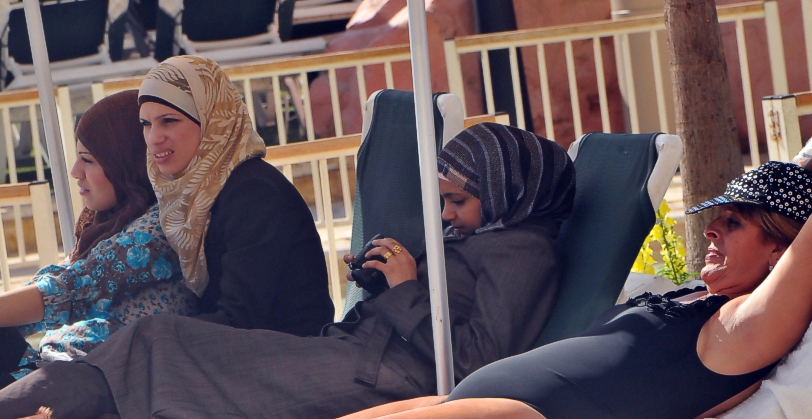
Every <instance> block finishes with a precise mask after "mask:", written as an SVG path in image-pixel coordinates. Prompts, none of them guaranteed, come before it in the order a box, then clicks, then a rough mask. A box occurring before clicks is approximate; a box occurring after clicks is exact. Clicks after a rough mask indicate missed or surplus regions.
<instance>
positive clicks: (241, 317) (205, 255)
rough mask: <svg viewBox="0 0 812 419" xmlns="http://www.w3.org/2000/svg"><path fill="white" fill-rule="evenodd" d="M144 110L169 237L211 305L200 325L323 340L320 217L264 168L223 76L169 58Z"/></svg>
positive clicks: (145, 96) (206, 65)
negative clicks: (207, 323)
mask: <svg viewBox="0 0 812 419" xmlns="http://www.w3.org/2000/svg"><path fill="white" fill-rule="evenodd" d="M138 102H139V104H140V105H141V110H140V118H141V124H142V125H143V127H144V138H145V139H146V142H147V167H148V172H149V177H150V180H151V181H152V185H153V187H154V189H155V193H156V195H157V196H158V203H159V205H160V214H161V226H162V227H163V229H164V232H165V233H166V236H167V238H168V239H169V242H170V243H171V244H172V247H173V248H174V249H175V251H176V252H177V253H178V255H179V258H180V264H181V268H182V270H183V275H184V278H185V283H186V286H187V287H189V288H190V289H191V290H192V291H194V292H195V294H197V295H198V296H200V297H201V299H202V307H201V312H202V313H204V314H201V315H200V316H198V318H200V319H202V320H206V321H211V322H215V323H220V324H224V325H229V326H233V327H238V328H245V329H272V330H278V331H282V332H286V333H292V334H296V335H302V336H304V335H315V334H318V332H319V329H320V328H321V326H322V325H324V324H326V323H328V322H329V321H331V320H332V317H333V305H332V303H331V301H330V297H329V294H328V291H327V290H328V287H327V269H326V265H325V262H324V255H323V251H322V248H321V240H320V238H319V236H318V233H317V232H316V228H315V225H314V223H313V217H312V215H311V213H310V210H309V209H308V208H307V205H306V204H305V202H304V200H303V199H302V197H301V195H299V193H298V192H297V191H296V189H295V188H294V187H293V185H292V184H291V183H290V182H289V181H288V180H287V179H286V178H285V177H284V176H283V175H282V174H281V173H280V172H279V171H278V170H276V169H275V168H274V167H273V166H271V165H269V164H268V163H266V162H264V161H263V160H262V159H261V157H263V156H264V155H265V145H264V144H263V141H262V139H261V138H260V136H259V135H258V134H257V133H256V132H255V131H254V129H253V127H252V125H251V120H250V118H249V116H248V108H247V107H246V105H245V104H244V103H243V101H242V98H241V97H240V95H239V93H238V92H237V89H236V88H235V87H234V85H233V84H232V83H231V81H230V80H229V79H228V77H227V76H226V74H225V72H224V71H223V70H222V69H221V68H220V67H219V66H218V65H217V64H216V63H215V62H214V61H211V60H208V59H205V58H201V57H194V56H180V57H173V58H170V59H168V60H166V61H164V62H163V63H161V64H160V65H158V66H157V67H156V68H154V69H152V70H151V71H150V72H149V73H148V74H147V76H146V78H145V79H144V81H143V83H142V84H141V89H140V90H139V96H138Z"/></svg>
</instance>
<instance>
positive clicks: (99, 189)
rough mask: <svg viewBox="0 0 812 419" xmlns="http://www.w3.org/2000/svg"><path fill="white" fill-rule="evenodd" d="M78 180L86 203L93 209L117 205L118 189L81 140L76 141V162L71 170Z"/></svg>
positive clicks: (103, 208) (102, 209)
mask: <svg viewBox="0 0 812 419" xmlns="http://www.w3.org/2000/svg"><path fill="white" fill-rule="evenodd" d="M70 174H71V176H73V177H74V178H75V179H76V180H77V184H78V185H79V195H81V196H82V202H83V203H84V205H85V206H86V207H87V208H88V209H91V210H93V211H106V210H109V209H111V208H113V207H115V206H116V191H115V188H113V184H112V183H110V181H109V180H108V179H107V176H106V175H105V174H104V169H102V167H101V165H100V164H99V162H98V161H97V160H96V158H95V157H93V155H92V154H90V152H89V151H88V150H87V147H85V145H84V144H82V142H81V141H77V142H76V163H74V164H73V169H71V171H70Z"/></svg>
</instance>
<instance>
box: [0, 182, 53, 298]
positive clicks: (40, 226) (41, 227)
mask: <svg viewBox="0 0 812 419" xmlns="http://www.w3.org/2000/svg"><path fill="white" fill-rule="evenodd" d="M24 205H28V206H31V218H32V220H33V224H34V233H35V235H36V242H37V253H38V254H37V255H36V262H38V263H39V264H40V266H42V265H46V264H52V263H57V262H58V257H59V256H58V249H57V244H56V226H55V223H54V210H53V206H52V205H51V189H50V187H49V185H48V182H46V181H39V182H33V183H17V184H15V185H0V208H9V207H10V208H12V209H14V210H15V211H16V212H19V209H20V207H21V206H24ZM17 223H20V224H21V222H20V220H19V216H18V215H17V214H16V213H15V224H17ZM17 225H19V224H17ZM16 233H17V249H18V255H17V257H16V258H10V257H9V254H8V246H7V245H6V239H5V231H4V228H3V223H2V222H1V221H0V275H2V278H3V291H8V290H9V289H10V287H11V271H10V267H11V265H12V264H14V262H15V259H16V262H17V264H22V263H25V262H26V258H27V256H32V255H26V252H25V239H24V238H23V231H22V229H21V228H17V231H16Z"/></svg>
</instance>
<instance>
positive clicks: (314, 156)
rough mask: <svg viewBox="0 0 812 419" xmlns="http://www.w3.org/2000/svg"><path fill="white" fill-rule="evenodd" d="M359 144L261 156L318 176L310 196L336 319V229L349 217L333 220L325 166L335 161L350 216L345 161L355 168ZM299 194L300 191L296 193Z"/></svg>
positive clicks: (285, 149)
mask: <svg viewBox="0 0 812 419" xmlns="http://www.w3.org/2000/svg"><path fill="white" fill-rule="evenodd" d="M360 144H361V136H360V135H351V136H345V137H338V138H333V139H325V140H316V141H308V142H304V143H296V144H288V145H280V146H274V147H268V149H267V154H266V156H265V160H266V161H268V162H269V163H271V164H273V165H274V166H279V167H290V166H292V165H295V164H315V165H316V171H315V172H317V173H318V174H319V176H318V177H315V176H314V177H313V182H314V183H313V191H314V195H316V196H320V198H321V199H320V200H319V201H317V202H318V203H317V205H320V206H321V208H317V210H318V212H320V213H322V214H324V223H322V228H323V231H324V232H325V233H326V236H327V237H326V239H327V246H328V249H327V258H328V261H327V270H328V274H329V278H330V294H331V295H332V298H333V304H334V305H335V312H336V315H339V314H340V313H342V312H343V308H344V298H343V296H342V293H341V290H342V288H343V287H342V286H341V277H340V274H339V268H338V266H339V265H338V256H339V249H338V248H337V240H336V239H337V235H336V227H338V226H339V225H340V224H345V225H348V224H352V215H348V216H347V217H346V218H342V219H341V220H335V219H334V218H333V197H332V189H331V188H330V167H329V166H328V161H329V160H333V159H337V160H338V161H339V165H340V166H339V173H340V175H341V185H342V190H343V191H344V192H343V198H344V199H343V200H342V203H343V205H344V206H345V207H344V211H345V214H352V204H351V196H350V195H349V183H350V182H349V176H348V173H347V172H348V170H347V169H348V168H347V164H346V161H347V159H351V161H352V163H353V166H352V167H353V168H354V167H355V155H356V153H357V152H358V147H359V146H360ZM353 180H354V179H353ZM315 182H319V183H315ZM345 183H346V188H345ZM353 183H354V182H353ZM294 184H295V183H294ZM301 192H302V191H301V190H300V193H301ZM345 250H346V249H345Z"/></svg>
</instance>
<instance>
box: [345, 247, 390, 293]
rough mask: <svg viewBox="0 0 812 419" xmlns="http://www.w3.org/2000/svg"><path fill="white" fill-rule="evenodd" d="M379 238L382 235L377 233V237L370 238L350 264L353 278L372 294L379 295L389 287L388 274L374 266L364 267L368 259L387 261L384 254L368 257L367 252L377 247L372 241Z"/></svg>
mask: <svg viewBox="0 0 812 419" xmlns="http://www.w3.org/2000/svg"><path fill="white" fill-rule="evenodd" d="M379 238H381V235H380V234H376V235H375V237H373V238H371V239H369V241H368V242H367V244H365V245H364V247H363V248H362V249H361V251H360V252H358V254H357V255H355V260H353V261H352V262H350V264H349V265H348V266H349V268H350V274H351V275H352V279H354V280H355V283H356V284H358V285H360V286H361V288H363V289H365V290H367V292H369V293H370V294H372V295H378V294H380V293H382V292H384V291H386V290H388V289H389V283H388V282H386V276H385V275H384V274H383V272H381V271H379V270H377V269H373V268H362V266H363V265H364V263H365V262H366V261H367V260H377V261H378V262H383V263H386V259H384V258H383V257H382V256H378V255H375V256H372V257H370V258H369V259H367V257H366V254H367V252H369V251H370V250H372V248H373V247H375V246H374V245H373V244H372V241H373V240H378V239H379Z"/></svg>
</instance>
